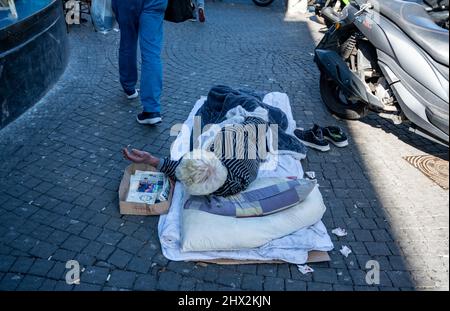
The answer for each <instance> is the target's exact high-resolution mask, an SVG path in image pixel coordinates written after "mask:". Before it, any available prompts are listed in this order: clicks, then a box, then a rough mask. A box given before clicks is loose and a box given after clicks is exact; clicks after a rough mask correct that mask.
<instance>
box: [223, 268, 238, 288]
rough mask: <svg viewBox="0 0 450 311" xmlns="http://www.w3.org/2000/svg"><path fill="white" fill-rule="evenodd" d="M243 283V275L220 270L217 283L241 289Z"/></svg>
mask: <svg viewBox="0 0 450 311" xmlns="http://www.w3.org/2000/svg"><path fill="white" fill-rule="evenodd" d="M241 282H242V274H241V273H239V272H235V271H229V270H220V271H219V278H218V279H217V283H219V284H222V285H224V286H228V287H232V288H239V287H240V285H241Z"/></svg>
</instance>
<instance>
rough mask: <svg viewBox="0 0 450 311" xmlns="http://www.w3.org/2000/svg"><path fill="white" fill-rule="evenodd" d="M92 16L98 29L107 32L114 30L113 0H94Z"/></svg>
mask: <svg viewBox="0 0 450 311" xmlns="http://www.w3.org/2000/svg"><path fill="white" fill-rule="evenodd" d="M91 18H92V22H93V24H94V27H95V29H96V30H97V31H99V32H101V33H107V32H109V31H111V30H113V28H114V22H115V17H114V13H113V10H112V5H111V0H92V5H91Z"/></svg>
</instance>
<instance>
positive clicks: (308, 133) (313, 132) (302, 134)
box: [294, 124, 330, 151]
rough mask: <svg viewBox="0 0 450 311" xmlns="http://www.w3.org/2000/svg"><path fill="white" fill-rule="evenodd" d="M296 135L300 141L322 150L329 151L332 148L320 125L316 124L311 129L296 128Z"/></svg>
mask: <svg viewBox="0 0 450 311" xmlns="http://www.w3.org/2000/svg"><path fill="white" fill-rule="evenodd" d="M294 134H295V136H297V138H298V139H300V141H301V142H302V143H303V144H304V145H305V146H308V147H311V148H314V149H317V150H320V151H328V150H330V144H329V143H328V141H327V140H326V139H325V138H324V137H323V133H322V129H321V128H320V126H318V125H316V124H314V127H313V128H312V129H310V130H300V129H296V130H295V131H294Z"/></svg>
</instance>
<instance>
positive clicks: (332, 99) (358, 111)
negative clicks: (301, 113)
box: [320, 73, 368, 120]
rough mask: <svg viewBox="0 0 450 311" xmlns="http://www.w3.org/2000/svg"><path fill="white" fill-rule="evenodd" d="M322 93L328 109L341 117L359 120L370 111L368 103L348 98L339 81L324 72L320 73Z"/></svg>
mask: <svg viewBox="0 0 450 311" xmlns="http://www.w3.org/2000/svg"><path fill="white" fill-rule="evenodd" d="M320 95H321V97H322V100H323V102H324V103H325V105H326V106H327V108H328V110H330V111H331V112H332V113H333V114H335V115H336V116H338V117H339V118H342V119H347V120H359V119H361V118H363V117H365V116H366V115H367V113H368V110H367V105H366V104H365V103H364V102H362V101H349V100H347V99H346V98H345V97H344V96H343V94H342V91H341V90H340V88H339V86H338V85H337V83H336V82H334V81H333V80H332V79H329V78H328V77H327V76H326V75H325V74H324V73H321V74H320Z"/></svg>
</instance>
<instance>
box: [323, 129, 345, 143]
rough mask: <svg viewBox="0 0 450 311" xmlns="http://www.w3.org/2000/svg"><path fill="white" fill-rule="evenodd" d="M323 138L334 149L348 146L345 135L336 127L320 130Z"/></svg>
mask: <svg viewBox="0 0 450 311" xmlns="http://www.w3.org/2000/svg"><path fill="white" fill-rule="evenodd" d="M322 133H323V137H324V138H325V139H326V140H328V141H329V142H331V143H332V144H334V145H335V146H336V147H340V148H342V147H346V146H348V140H347V135H345V133H344V132H343V131H342V129H341V128H340V127H338V126H326V127H323V128H322Z"/></svg>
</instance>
